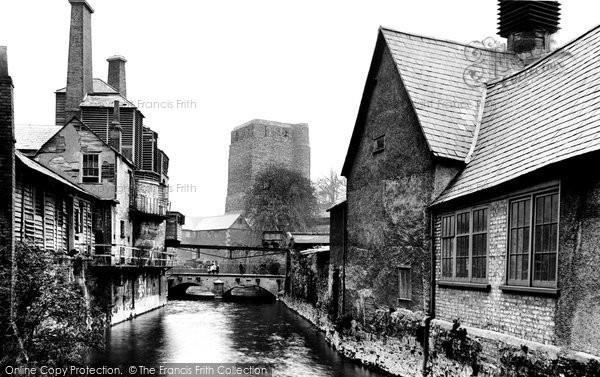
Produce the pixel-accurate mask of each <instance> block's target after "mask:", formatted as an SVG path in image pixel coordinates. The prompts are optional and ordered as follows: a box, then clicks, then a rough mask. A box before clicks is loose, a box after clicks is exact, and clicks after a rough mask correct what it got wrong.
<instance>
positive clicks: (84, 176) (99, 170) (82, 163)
mask: <svg viewBox="0 0 600 377" xmlns="http://www.w3.org/2000/svg"><path fill="white" fill-rule="evenodd" d="M87 156H95V157H96V159H97V163H98V164H97V166H96V168H95V169H96V172H97V173H98V175H96V176H93V175H85V171H86V169H94V168H86V166H85V159H86V157H87ZM101 166H102V164H101V161H100V153H97V152H91V153H82V154H81V183H92V184H93V183H100V182H101V177H102V169H101ZM86 178H96V180H95V181H92V180H90V181H86Z"/></svg>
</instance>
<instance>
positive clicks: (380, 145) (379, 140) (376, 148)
mask: <svg viewBox="0 0 600 377" xmlns="http://www.w3.org/2000/svg"><path fill="white" fill-rule="evenodd" d="M384 149H385V134H383V135H380V136H377V137H374V138H373V154H375V153H379V152H383V150H384Z"/></svg>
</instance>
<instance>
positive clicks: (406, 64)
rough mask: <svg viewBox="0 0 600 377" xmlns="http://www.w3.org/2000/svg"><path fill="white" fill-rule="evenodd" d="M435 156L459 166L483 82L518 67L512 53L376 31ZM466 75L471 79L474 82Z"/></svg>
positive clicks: (476, 114) (476, 116)
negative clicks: (390, 56)
mask: <svg viewBox="0 0 600 377" xmlns="http://www.w3.org/2000/svg"><path fill="white" fill-rule="evenodd" d="M380 32H381V34H382V35H383V37H384V39H385V42H386V45H387V46H388V48H389V49H390V51H391V53H392V56H393V58H394V61H395V63H396V66H397V68H398V71H399V73H400V76H401V78H402V81H403V83H404V86H405V87H406V91H407V92H408V95H409V97H410V99H411V101H412V104H413V106H414V108H415V111H416V113H417V116H418V119H419V123H420V124H421V128H422V129H423V133H424V135H425V138H426V140H427V143H428V144H429V148H430V150H431V151H432V153H433V154H434V155H435V156H438V157H445V158H450V159H454V160H460V161H463V160H464V159H465V158H466V157H467V155H468V153H469V150H470V148H471V142H472V140H473V134H474V131H475V126H476V124H477V123H478V121H479V117H480V109H481V106H482V104H483V101H482V96H483V94H484V91H485V85H484V83H485V82H487V81H489V80H491V79H494V78H500V77H504V76H506V75H508V74H510V73H513V72H515V71H517V70H518V69H520V68H522V64H521V61H520V60H519V59H518V58H517V57H516V56H515V55H514V54H511V53H506V52H503V51H499V50H497V49H486V48H483V44H481V46H478V45H476V44H471V45H466V44H461V43H457V42H452V41H444V40H438V39H434V38H429V37H423V36H417V35H412V34H407V33H402V32H399V31H395V30H391V29H387V28H383V27H382V28H380ZM471 74H473V75H475V77H476V79H474V78H473V77H472V76H471Z"/></svg>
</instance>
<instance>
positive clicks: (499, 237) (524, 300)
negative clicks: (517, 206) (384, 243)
mask: <svg viewBox="0 0 600 377" xmlns="http://www.w3.org/2000/svg"><path fill="white" fill-rule="evenodd" d="M507 216H508V201H507V200H506V199H504V200H499V201H494V202H491V203H490V204H489V206H488V219H489V229H488V237H489V247H488V279H489V280H488V282H489V284H490V286H491V288H490V290H489V292H488V291H479V290H472V289H457V288H442V287H437V288H436V317H437V318H440V319H444V320H447V321H452V320H453V319H460V321H461V323H463V324H464V325H466V326H473V327H477V328H481V329H485V330H492V331H498V332H501V333H504V334H508V335H512V336H515V337H518V338H521V339H526V340H531V341H536V342H540V343H543V344H554V343H555V340H556V339H555V333H554V319H555V308H556V299H555V298H552V297H544V296H536V295H522V294H513V293H507V292H503V291H501V290H500V286H501V285H503V284H505V281H506V272H505V271H506V250H507V245H506V240H507V227H508V224H507ZM440 218H441V217H440V216H436V220H435V240H436V242H435V252H436V268H435V271H436V280H441V264H440V260H441V250H440V242H439V240H440V232H441V229H440V224H441V221H440Z"/></svg>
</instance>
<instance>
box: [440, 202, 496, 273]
mask: <svg viewBox="0 0 600 377" xmlns="http://www.w3.org/2000/svg"><path fill="white" fill-rule="evenodd" d="M441 226H442V229H441V231H442V234H441V240H442V243H441V252H442V259H441V262H442V278H445V279H450V280H459V281H466V282H473V283H477V282H484V281H485V280H486V278H487V243H488V242H487V232H488V215H487V208H477V209H472V210H469V211H464V212H458V213H457V214H456V215H454V214H452V215H447V216H443V217H442V224H441Z"/></svg>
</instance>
